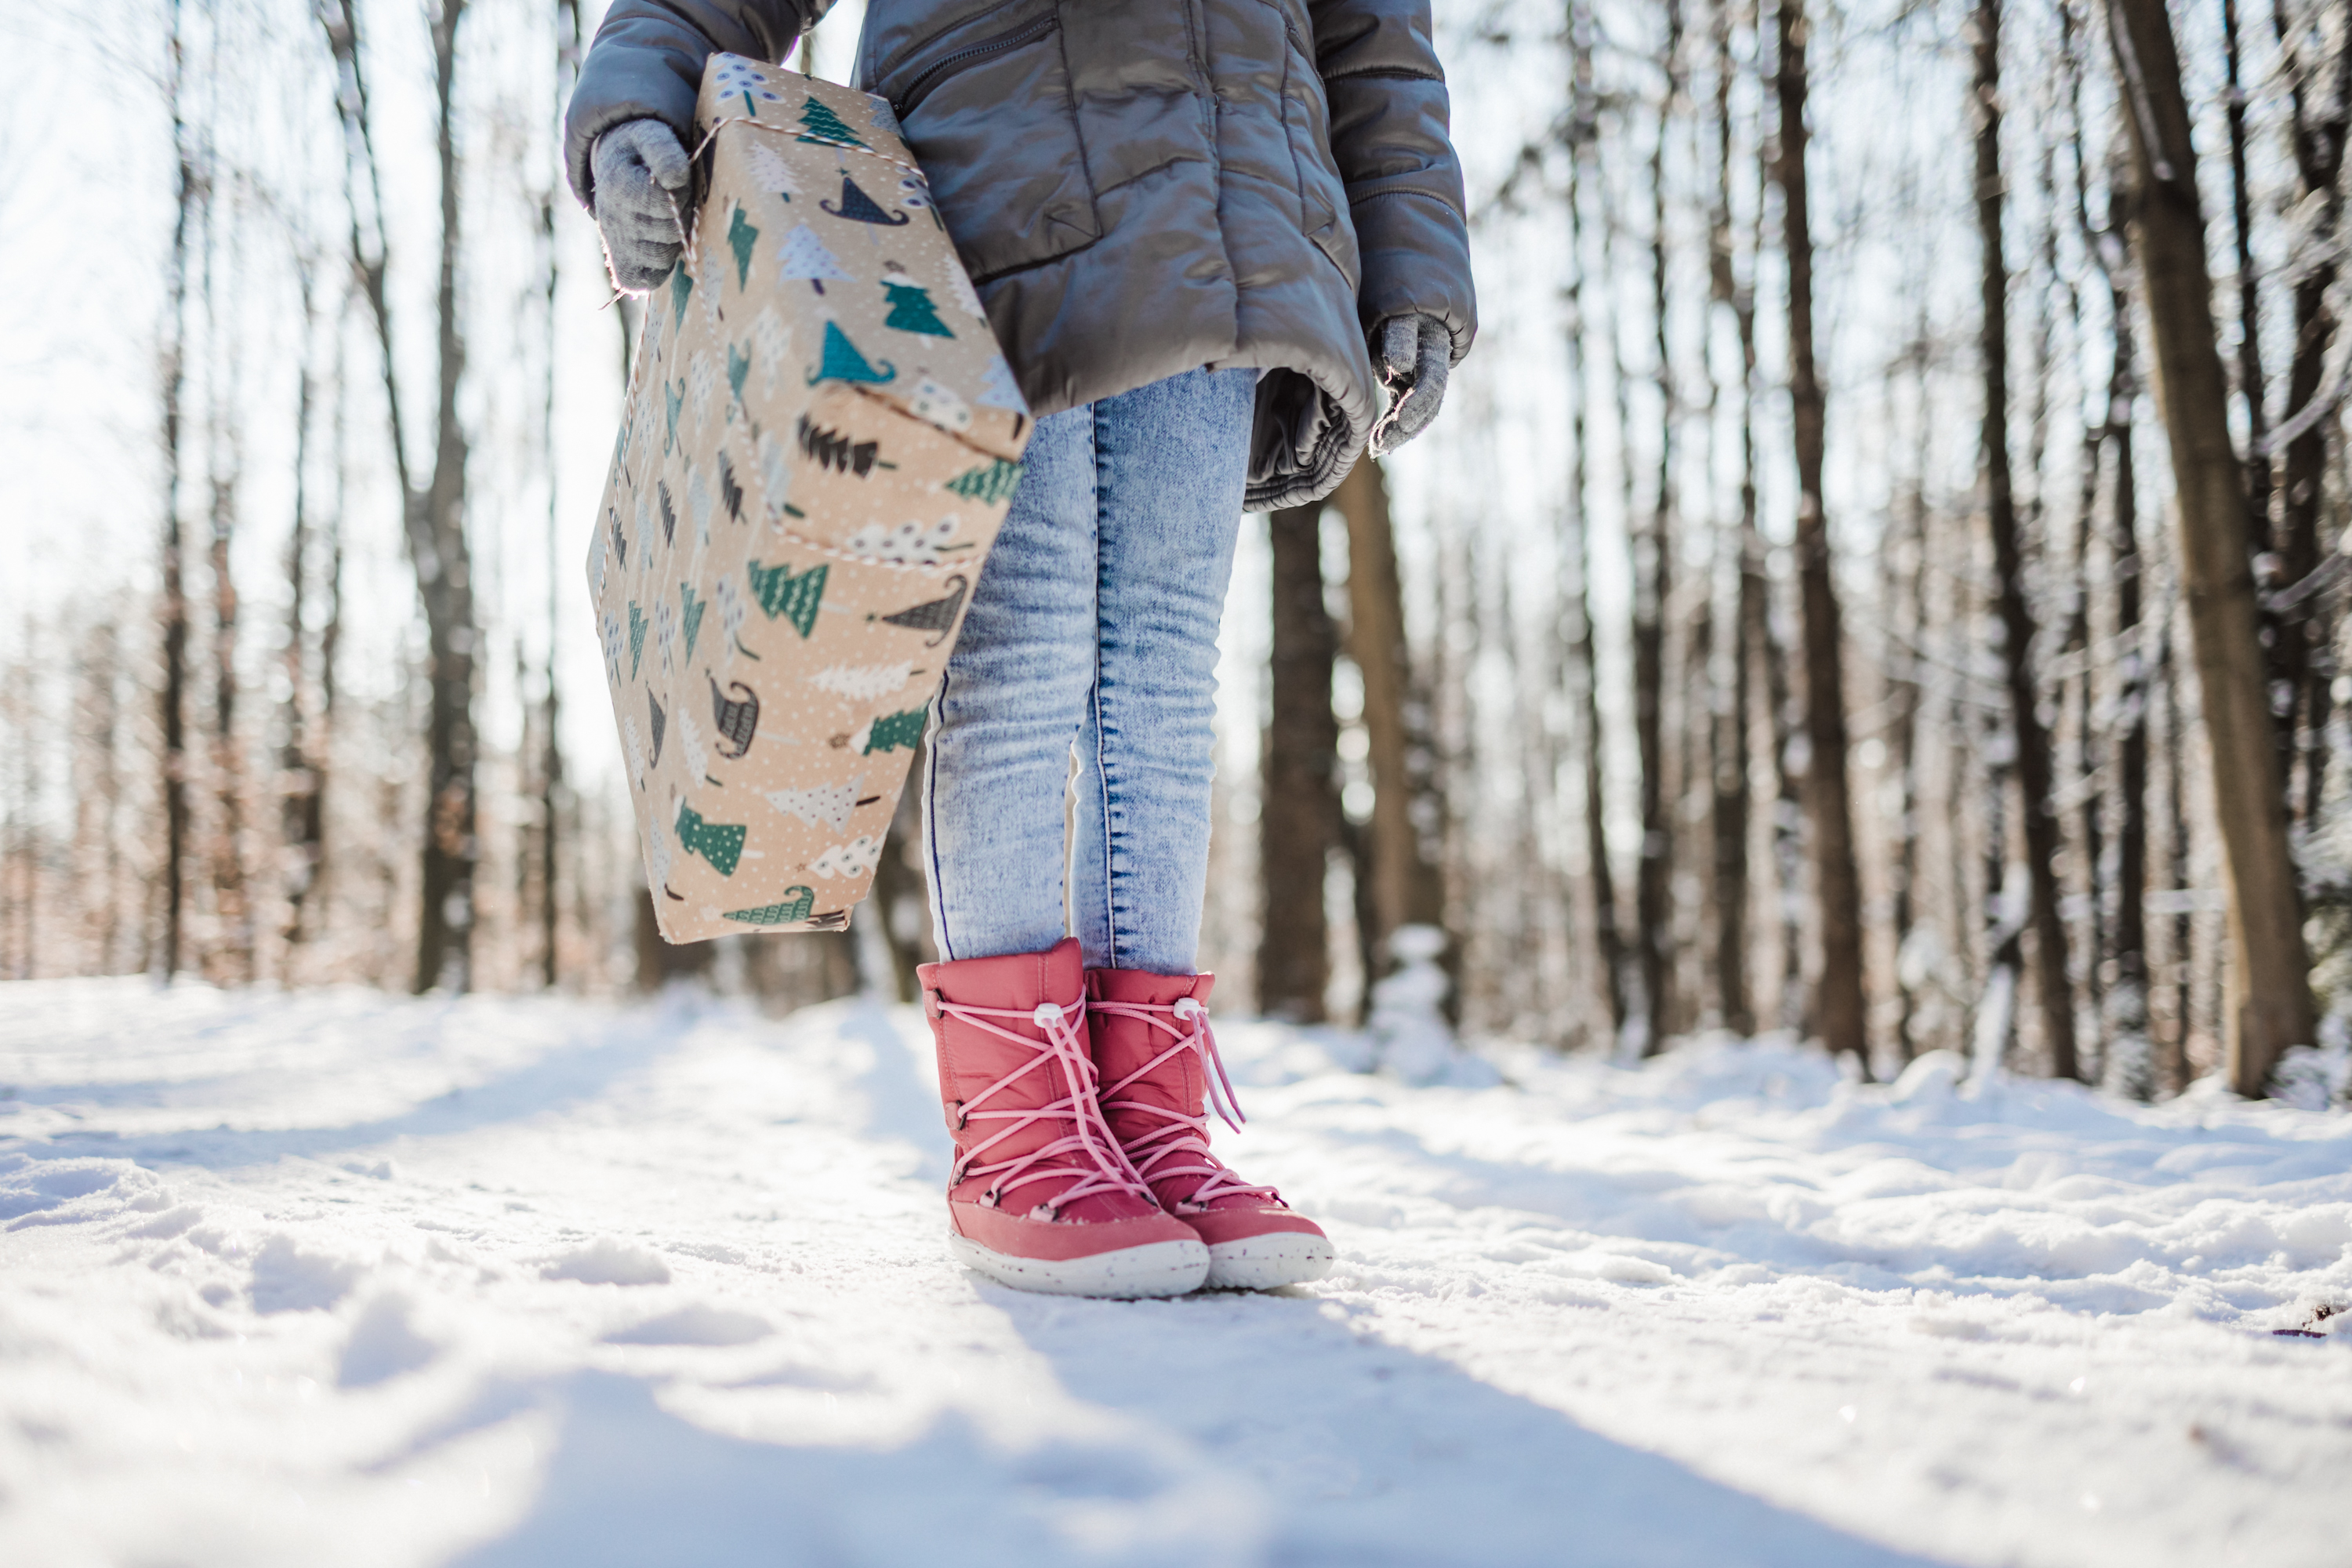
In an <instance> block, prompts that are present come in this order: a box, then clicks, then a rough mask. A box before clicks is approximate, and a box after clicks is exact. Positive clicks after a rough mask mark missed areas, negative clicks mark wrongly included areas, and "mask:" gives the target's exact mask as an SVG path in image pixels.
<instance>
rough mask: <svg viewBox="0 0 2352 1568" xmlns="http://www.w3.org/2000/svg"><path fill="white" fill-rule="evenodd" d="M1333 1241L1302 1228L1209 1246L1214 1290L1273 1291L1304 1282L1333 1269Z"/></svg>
mask: <svg viewBox="0 0 2352 1568" xmlns="http://www.w3.org/2000/svg"><path fill="white" fill-rule="evenodd" d="M1331 1257H1332V1253H1331V1243H1330V1241H1329V1240H1328V1238H1327V1237H1320V1236H1308V1235H1307V1234H1306V1233H1305V1232H1303V1231H1296V1230H1280V1231H1276V1232H1275V1233H1273V1234H1272V1235H1270V1236H1253V1237H1247V1238H1245V1239H1244V1240H1241V1241H1221V1242H1218V1243H1217V1244H1216V1245H1215V1246H1214V1247H1210V1248H1209V1282H1208V1286H1207V1289H1212V1290H1274V1289H1280V1288H1281V1287H1283V1286H1285V1285H1304V1284H1306V1283H1307V1281H1308V1280H1310V1279H1322V1278H1323V1276H1325V1275H1326V1274H1328V1273H1330V1272H1331Z"/></svg>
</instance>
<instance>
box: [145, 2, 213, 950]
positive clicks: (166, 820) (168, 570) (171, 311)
mask: <svg viewBox="0 0 2352 1568" xmlns="http://www.w3.org/2000/svg"><path fill="white" fill-rule="evenodd" d="M182 25H183V11H182V5H181V0H172V36H171V47H170V63H169V67H168V70H167V74H166V76H165V79H164V82H165V86H164V91H165V97H166V101H167V102H168V104H169V106H170V110H171V116H172V153H173V176H172V211H173V216H172V259H171V263H170V267H169V270H168V272H167V274H166V277H165V282H164V291H165V300H166V303H165V306H164V311H163V331H164V339H163V355H162V359H163V374H162V377H161V380H162V390H163V551H162V553H163V593H162V595H161V603H160V604H159V605H158V618H159V619H160V620H161V622H162V623H163V624H162V626H161V634H162V635H161V641H162V643H163V694H162V708H163V711H162V715H161V721H162V727H163V866H162V868H161V869H162V872H163V932H162V952H160V954H158V963H157V965H156V967H157V968H158V969H159V970H160V971H161V973H162V974H163V978H164V979H165V980H169V979H171V978H172V976H173V975H174V974H177V973H179V971H180V965H181V963H182V961H183V958H184V942H185V923H184V922H185V920H186V914H187V902H188V900H187V885H186V880H185V876H186V867H187V858H188V739H187V709H188V595H187V586H186V579H185V573H186V563H185V548H186V547H185V544H184V540H183V537H182V534H181V530H180V478H181V474H180V469H181V447H182V438H181V430H180V425H181V419H182V404H183V400H184V397H185V395H186V392H187V357H188V225H189V220H190V219H191V218H192V217H193V216H194V211H195V206H196V203H197V202H198V201H199V200H201V199H202V196H201V194H200V185H199V181H198V177H197V174H196V167H195V162H194V153H193V150H192V149H191V147H190V144H189V132H188V122H187V120H186V117H185V113H184V108H183V100H182V98H181V89H182V86H183V84H184V80H185V77H186V40H185V37H184V34H183V32H182Z"/></svg>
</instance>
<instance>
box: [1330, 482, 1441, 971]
mask: <svg viewBox="0 0 2352 1568" xmlns="http://www.w3.org/2000/svg"><path fill="white" fill-rule="evenodd" d="M1332 501H1333V503H1334V504H1336V505H1337V506H1338V507H1339V510H1340V513H1341V515H1343V516H1344V517H1346V518H1347V520H1348V606H1349V613H1348V638H1347V647H1348V656H1349V658H1353V659H1354V660H1355V661H1356V668H1358V669H1359V670H1360V671H1361V672H1362V674H1363V679H1364V730H1365V734H1366V737H1367V739H1368V740H1369V741H1370V749H1371V756H1370V762H1371V773H1372V819H1371V822H1370V828H1371V882H1372V909H1373V911H1374V915H1375V918H1376V920H1377V921H1378V922H1379V923H1378V929H1377V930H1376V931H1375V932H1374V933H1373V947H1374V951H1375V952H1377V953H1379V955H1380V956H1381V959H1382V960H1383V961H1385V959H1386V958H1387V956H1388V954H1387V942H1388V939H1389V938H1390V936H1391V935H1392V934H1394V932H1395V931H1396V929H1397V928H1398V927H1399V926H1402V925H1425V926H1433V927H1436V928H1438V929H1440V930H1443V929H1444V924H1445V885H1444V880H1443V879H1442V877H1441V876H1440V874H1439V869H1438V865H1437V862H1436V859H1435V858H1434V857H1433V856H1432V855H1430V854H1429V853H1428V850H1427V846H1426V843H1425V838H1424V836H1425V835H1430V834H1433V833H1434V831H1435V829H1436V827H1437V826H1438V825H1439V824H1440V823H1441V822H1442V821H1443V815H1442V811H1440V810H1439V809H1438V803H1437V802H1435V801H1434V800H1432V799H1430V798H1428V795H1429V784H1430V780H1431V774H1432V773H1433V768H1434V764H1435V760H1436V759H1435V753H1434V748H1433V745H1432V743H1431V740H1430V736H1429V732H1428V705H1427V703H1426V702H1424V701H1421V700H1417V697H1416V694H1415V692H1414V691H1413V689H1412V663H1411V656H1410V653H1409V651H1408V649H1407V647H1406V645H1405V635H1404V595H1403V589H1402V584H1400V583H1399V582H1398V580H1397V560H1396V536H1395V533H1394V532H1393V531H1392V529H1391V523H1390V521H1389V493H1388V485H1387V482H1386V480H1385V479H1384V478H1383V477H1382V475H1381V466H1380V464H1379V462H1378V461H1377V460H1375V459H1373V458H1370V457H1367V458H1363V459H1362V460H1360V462H1358V463H1357V464H1356V466H1355V467H1354V468H1351V469H1350V470H1349V473H1348V477H1347V479H1344V480H1342V481H1341V482H1340V485H1339V489H1338V491H1337V492H1335V493H1334V495H1333V496H1332Z"/></svg>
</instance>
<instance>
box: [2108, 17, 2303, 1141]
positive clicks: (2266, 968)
mask: <svg viewBox="0 0 2352 1568" xmlns="http://www.w3.org/2000/svg"><path fill="white" fill-rule="evenodd" d="M2108 16H2109V26H2108V29H2107V31H2108V37H2109V39H2110V41H2111V44H2112V46H2113V47H2114V49H2115V54H2116V68H2117V74H2118V77H2119V79H2120V83H2121V94H2120V96H2121V98H2122V100H2123V104H2124V109H2125V115H2124V118H2125V121H2126V125H2127V126H2128V127H2129V130H2130V136H2131V143H2132V156H2133V164H2134V169H2135V173H2136V174H2137V181H2138V184H2139V187H2140V188H2139V193H2138V195H2137V200H2136V203H2135V205H2134V221H2135V230H2136V232H2135V234H2134V237H2133V238H2134V245H2135V248H2136V249H2137V251H2138V253H2139V256H2140V269H2141V274H2142V277H2143V278H2144V279H2145V287H2146V288H2147V305H2148V319H2149V322H2150V324H2151V326H2152V328H2153V334H2154V337H2155V340H2156V388H2157V396H2158V403H2159V404H2160V405H2162V408H2163V412H2164V422H2165V430H2166V434H2167V437H2168V439H2169V442H2170V445H2171V448H2172V472H2173V482H2174V484H2175V486H2176V488H2177V490H2178V497H2177V510H2178V511H2179V518H2180V558H2181V575H2182V584H2183V587H2184V589H2185V591H2186V593H2187V595H2188V599H2189V631H2190V635H2191V638H2192V641H2193V643H2194V646H2195V657H2196V660H2197V675H2198V681H2199V685H2200V689H2201V692H2202V696H2203V703H2202V706H2203V709H2204V714H2205V725H2206V731H2207V733H2208V734H2209V735H2210V738H2211V742H2212V759H2213V794H2214V807H2215V816H2217V817H2218V818H2219V820H2220V823H2221V846H2222V857H2221V858H2222V866H2223V878H2224V880H2225V883H2226V887H2227V892H2228V900H2229V911H2228V924H2229V941H2230V964H2229V969H2228V976H2229V978H2228V990H2227V994H2226V996H2225V1000H2224V1004H2223V1007H2222V1014H2223V1024H2222V1030H2223V1049H2224V1053H2225V1057H2226V1070H2227V1073H2228V1076H2229V1080H2230V1086H2231V1088H2232V1089H2235V1090H2237V1091H2238V1092H2239V1093H2240V1094H2243V1095H2250V1096H2252V1095H2260V1094H2262V1093H2263V1092H2264V1091H2265V1089H2266V1088H2267V1086H2268V1084H2269V1082H2270V1078H2271V1072H2272V1069H2273V1067H2274V1066H2275V1065H2276V1064H2277V1061H2278V1058H2279V1056H2280V1054H2281V1053H2282V1052H2284V1050H2285V1049H2286V1047H2289V1046H2292V1045H2298V1044H2308V1043H2310V1042H2311V1041H2312V1040H2313V1038H2314V1037H2315V1034H2316V1032H2317V1031H2316V1027H2315V1022H2316V1021H2315V1016H2314V1011H2313V1006H2312V996H2311V984H2310V965H2309V963H2308V960H2307V959H2306V956H2305V949H2304V942H2303V920H2302V909H2301V900H2300V898H2299V896H2298V890H2297V886H2296V879H2295V868H2294V857H2293V855H2292V853H2291V851H2290V849H2289V846H2288V841H2287V825H2286V805H2285V800H2284V795H2283V794H2282V781H2281V778H2280V774H2279V765H2278V751H2277V748H2276V746H2275V745H2274V744H2273V740H2272V731H2271V721H2270V704H2269V701H2268V694H2267V692H2266V691H2265V689H2264V685H2265V672H2264V669H2263V657H2262V647H2261V645H2260V644H2259V642H2258V641H2257V640H2256V637H2255V620H2254V613H2255V605H2254V584H2253V578H2252V571H2251V568H2250V566H2249V564H2248V559H2247V556H2248V551H2247V545H2248V540H2247V538H2246V496H2245V489H2244V486H2243V474H2242V470H2241V468H2239V464H2238V457H2237V453H2236V452H2235V451H2234V450H2233V449H2232V448H2231V443H2230V422H2229V385H2228V383H2227V381H2226V380H2225V378H2224V377H2223V375H2222V373H2221V353H2220V350H2219V349H2218V347H2217V346H2216V344H2215V342H2214V333H2213V309H2212V279H2211V278H2210V275H2209V274H2208V272H2207V270H2206V265H2205V216H2204V213H2203V211H2202V210H2201V208H2200V205H2199V204H2198V199H2197V155H2196V151H2195V149H2194V148H2193V147H2192V146H2191V144H2190V142H2189V109H2188V105H2187V102H2186V101H2185V100H2184V98H2183V95H2182V92H2181V85H2180V61H2179V55H2178V54H2177V53H2176V52H2175V50H2174V47H2173V39H2172V23H2171V19H2170V17H2169V16H2168V15H2167V14H2166V11H2165V8H2164V4H2163V0H2108Z"/></svg>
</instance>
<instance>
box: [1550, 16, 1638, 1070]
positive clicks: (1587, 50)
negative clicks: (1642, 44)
mask: <svg viewBox="0 0 2352 1568" xmlns="http://www.w3.org/2000/svg"><path fill="white" fill-rule="evenodd" d="M1569 38H1570V48H1571V51H1572V53H1573V56H1574V68H1575V84H1574V90H1575V94H1576V98H1575V105H1574V108H1573V110H1571V112H1570V121H1569V128H1568V136H1569V146H1568V250H1569V268H1568V284H1567V294H1568V389H1569V427H1568V449H1569V464H1570V472H1569V480H1568V500H1567V505H1566V506H1565V507H1564V508H1563V509H1562V510H1561V529H1560V540H1559V555H1560V564H1561V569H1562V570H1563V571H1567V572H1572V573H1573V574H1575V584H1574V586H1573V588H1572V589H1571V590H1570V593H1569V594H1568V595H1567V601H1568V602H1567V605H1566V609H1567V612H1568V616H1569V619H1570V626H1569V629H1568V637H1567V642H1568V666H1569V670H1570V679H1571V680H1572V681H1573V682H1574V686H1575V689H1574V690H1573V691H1571V692H1570V694H1569V697H1570V710H1571V711H1572V713H1573V714H1574V720H1573V724H1574V728H1575V733H1576V736H1577V739H1578V741H1579V742H1580V745H1581V748H1582V751H1583V760H1584V823H1583V827H1584V852H1585V874H1586V876H1587V878H1588V879H1590V881H1591V889H1592V952H1593V964H1594V967H1595V968H1596V969H1597V970H1598V972H1599V973H1598V979H1599V981H1600V983H1601V984H1600V989H1601V1003H1602V1005H1604V1006H1605V1007H1606V1008H1607V1009H1608V1016H1609V1037H1610V1039H1611V1040H1612V1041H1614V1040H1615V1039H1616V1038H1617V1037H1619V1036H1620V1035H1621V1034H1622V1032H1623V1030H1624V1027H1625V981H1624V954H1623V952H1622V943H1621V942H1620V940H1619V937H1618V931H1617V883H1616V879H1615V878H1614V877H1613V876H1612V875H1611V874H1610V869H1609V839H1608V826H1607V823H1608V813H1607V802H1606V800H1605V798H1604V789H1605V785H1604V780H1603V778H1602V774H1601V702H1600V691H1599V680H1598V677H1597V674H1596V669H1597V666H1596V664H1595V658H1596V653H1597V650H1596V648H1595V647H1594V646H1593V631H1592V594H1591V582H1592V568H1591V538H1590V533H1591V529H1590V526H1589V520H1590V519H1591V463H1590V458H1591V453H1590V451H1589V444H1588V442H1587V440H1586V438H1585V432H1586V420H1585V397H1586V392H1587V387H1586V379H1585V378H1586V357H1585V331H1586V329H1585V320H1584V273H1585V268H1584V163H1585V155H1586V148H1587V146H1588V145H1589V143H1590V142H1591V135H1592V128H1591V121H1590V119H1589V115H1590V112H1591V91H1592V83H1591V70H1592V57H1591V37H1590V18H1589V17H1588V16H1586V14H1585V12H1584V10H1583V7H1582V6H1581V5H1571V6H1570V10H1569Z"/></svg>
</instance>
